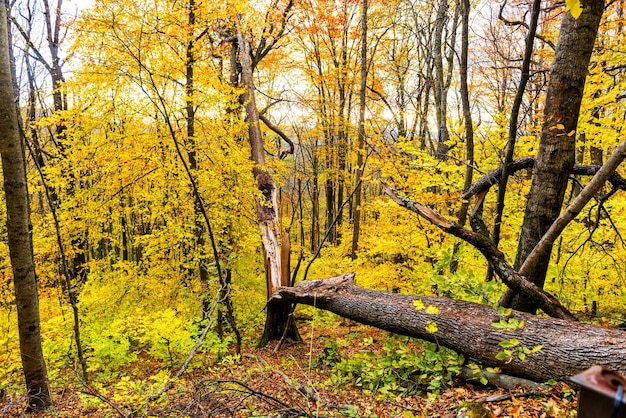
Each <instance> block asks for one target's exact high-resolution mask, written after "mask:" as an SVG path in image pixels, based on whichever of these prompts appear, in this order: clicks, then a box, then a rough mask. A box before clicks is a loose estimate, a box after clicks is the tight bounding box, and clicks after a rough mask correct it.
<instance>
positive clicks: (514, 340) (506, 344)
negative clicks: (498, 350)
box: [499, 338, 520, 348]
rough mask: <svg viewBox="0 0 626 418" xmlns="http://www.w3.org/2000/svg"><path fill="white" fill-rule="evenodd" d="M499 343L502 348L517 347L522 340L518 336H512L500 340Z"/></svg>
mask: <svg viewBox="0 0 626 418" xmlns="http://www.w3.org/2000/svg"><path fill="white" fill-rule="evenodd" d="M499 344H500V347H502V348H511V347H517V346H518V345H519V344H520V341H519V340H518V339H517V338H511V339H510V340H504V341H500V343H499Z"/></svg>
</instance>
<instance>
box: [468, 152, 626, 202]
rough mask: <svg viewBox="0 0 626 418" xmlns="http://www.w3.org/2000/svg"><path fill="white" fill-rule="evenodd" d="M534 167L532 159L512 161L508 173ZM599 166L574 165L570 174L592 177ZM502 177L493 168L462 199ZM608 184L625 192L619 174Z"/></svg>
mask: <svg viewBox="0 0 626 418" xmlns="http://www.w3.org/2000/svg"><path fill="white" fill-rule="evenodd" d="M534 167H535V158H534V157H523V158H520V159H517V160H515V161H513V162H512V163H511V165H510V167H509V168H510V170H511V171H510V173H511V174H513V173H516V172H518V171H520V170H530V169H532V168H534ZM601 168H602V166H601V165H594V164H576V165H574V167H572V171H571V173H570V174H572V175H577V176H594V175H595V174H596V173H597V172H598V171H600V169H601ZM501 176H502V166H500V167H497V168H494V169H493V170H490V171H488V172H487V173H486V174H484V175H483V176H481V177H480V178H479V179H478V180H476V181H475V182H474V183H473V184H472V186H471V187H470V188H469V189H468V190H467V191H466V192H465V193H463V199H469V198H471V197H472V196H475V195H478V194H480V193H482V192H485V191H487V190H489V189H490V188H491V186H493V185H495V184H498V182H499V181H500V177H501ZM607 181H608V182H609V183H611V185H612V186H613V188H615V189H619V190H626V178H624V177H622V176H621V175H620V174H619V173H617V172H614V173H612V174H611V175H610V176H609V178H608V179H607Z"/></svg>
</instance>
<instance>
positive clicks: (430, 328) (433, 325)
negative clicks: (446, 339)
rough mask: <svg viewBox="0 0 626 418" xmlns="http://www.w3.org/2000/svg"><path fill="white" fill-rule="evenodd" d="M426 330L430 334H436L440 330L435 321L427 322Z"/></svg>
mask: <svg viewBox="0 0 626 418" xmlns="http://www.w3.org/2000/svg"><path fill="white" fill-rule="evenodd" d="M425 329H426V331H427V332H430V333H431V334H434V333H435V332H437V331H438V330H439V328H437V323H436V322H435V321H426V328H425Z"/></svg>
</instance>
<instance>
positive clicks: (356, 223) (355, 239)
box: [350, 0, 367, 260]
mask: <svg viewBox="0 0 626 418" xmlns="http://www.w3.org/2000/svg"><path fill="white" fill-rule="evenodd" d="M366 90H367V0H363V8H362V13H361V85H360V88H359V129H358V134H357V136H358V139H357V149H356V152H357V156H356V174H355V183H356V184H357V186H356V191H355V193H354V212H353V215H352V222H353V227H354V228H353V230H352V246H351V248H350V257H351V258H352V259H353V260H356V258H357V251H358V250H359V234H360V232H361V214H362V210H361V191H362V190H361V189H362V185H361V178H362V177H363V171H364V167H363V166H364V158H363V154H364V153H365V93H366Z"/></svg>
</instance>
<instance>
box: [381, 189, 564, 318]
mask: <svg viewBox="0 0 626 418" xmlns="http://www.w3.org/2000/svg"><path fill="white" fill-rule="evenodd" d="M383 189H384V190H385V192H386V193H387V194H388V195H389V196H390V197H391V198H392V199H393V201H394V202H396V203H397V204H399V205H400V206H403V207H405V208H407V209H409V210H410V211H412V212H415V213H417V214H418V215H420V216H421V217H423V218H424V219H426V220H428V221H429V222H430V223H432V224H433V225H435V226H437V227H439V229H441V230H442V231H444V232H447V233H449V234H451V235H454V236H455V237H457V238H461V239H462V240H463V241H465V242H467V243H469V244H471V245H472V246H474V247H475V248H476V249H477V250H478V251H480V252H481V253H482V254H483V256H485V258H486V259H487V260H488V261H489V262H490V263H491V265H492V266H493V269H494V271H495V272H496V274H497V275H498V276H499V277H500V279H501V280H502V281H503V282H504V284H506V285H507V286H508V287H509V288H511V289H513V290H515V291H516V292H518V293H522V294H524V295H525V296H527V297H528V298H530V299H532V300H533V301H534V302H536V303H537V304H538V305H539V307H540V308H541V309H543V311H544V312H546V313H547V314H548V315H550V316H552V317H556V318H561V319H565V320H569V321H576V318H575V317H574V315H572V314H571V313H570V312H569V311H568V310H567V308H565V307H564V306H563V305H561V302H559V301H558V299H556V298H555V297H554V296H552V295H550V294H549V293H547V292H545V291H544V290H543V289H541V288H539V287H538V286H536V285H535V284H533V283H531V282H530V281H528V280H527V279H526V278H525V277H524V276H522V275H520V274H519V273H518V272H517V271H515V269H513V267H512V266H511V265H510V264H509V263H508V262H507V261H506V259H505V257H504V254H503V253H502V251H500V250H499V249H498V248H497V247H496V246H495V245H494V244H493V243H492V242H491V241H490V240H489V239H488V238H487V237H484V236H482V235H480V234H477V233H475V232H472V231H470V230H468V229H465V228H460V227H459V226H457V225H455V224H454V223H452V222H450V221H448V220H447V219H446V218H444V217H443V216H441V215H440V214H439V213H437V212H435V211H434V210H432V209H430V208H429V207H427V206H424V205H421V204H419V203H417V202H413V201H412V200H410V199H408V198H406V197H403V196H400V195H399V194H398V192H396V191H395V190H394V189H393V188H392V187H391V186H389V185H388V184H386V183H383Z"/></svg>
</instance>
